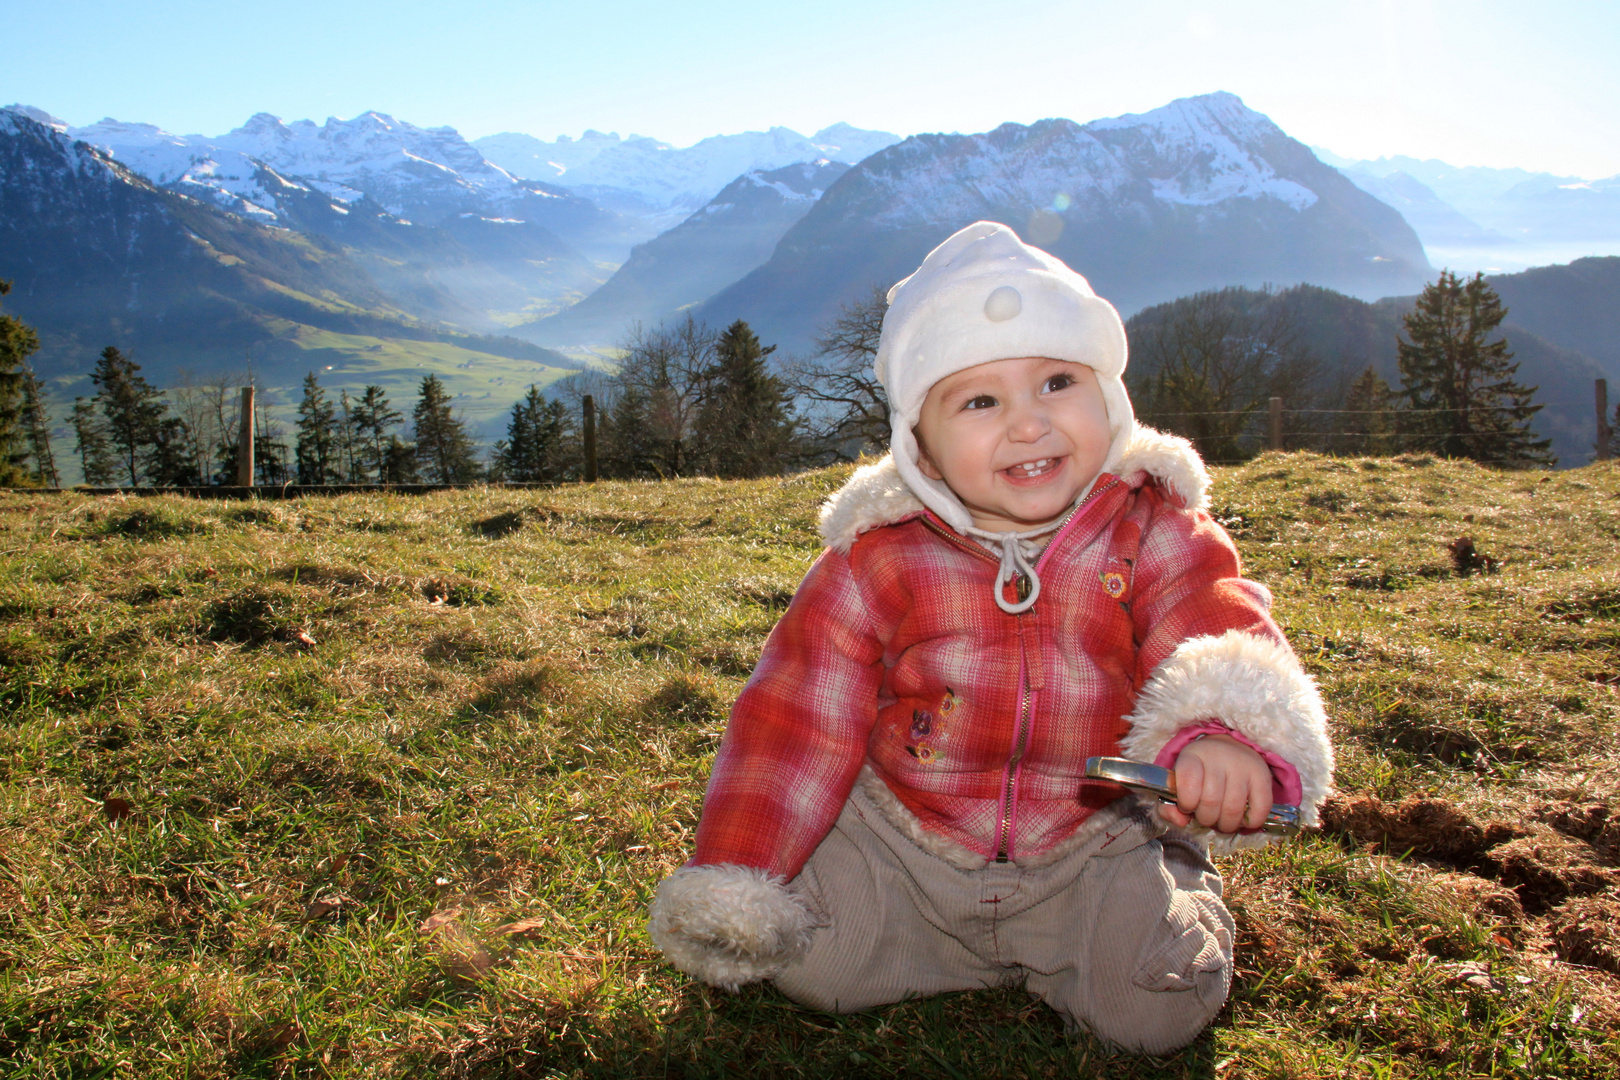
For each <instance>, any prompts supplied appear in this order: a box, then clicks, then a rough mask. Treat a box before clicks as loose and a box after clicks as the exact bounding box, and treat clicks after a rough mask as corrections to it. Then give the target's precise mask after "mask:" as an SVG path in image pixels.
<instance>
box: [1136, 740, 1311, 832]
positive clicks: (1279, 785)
mask: <svg viewBox="0 0 1620 1080" xmlns="http://www.w3.org/2000/svg"><path fill="white" fill-rule="evenodd" d="M1204 735H1226V736H1229V737H1230V738H1233V739H1236V740H1237V741H1238V742H1240V743H1242V744H1243V745H1244V746H1247V747H1248V748H1249V749H1250V750H1253V751H1254V752H1255V753H1257V754H1259V755H1260V756H1261V757H1262V758H1264V759H1265V762H1266V765H1267V766H1268V767H1269V768H1270V769H1271V801H1272V802H1276V803H1288V804H1290V805H1293V806H1298V805H1299V802H1300V799H1301V798H1302V797H1303V796H1304V790H1305V789H1304V788H1303V786H1302V785H1301V784H1300V782H1299V770H1298V769H1296V768H1294V767H1293V766H1292V765H1290V764H1289V763H1288V760H1287V759H1286V758H1284V757H1282V756H1280V755H1278V754H1274V753H1272V752H1271V751H1270V750H1267V749H1265V748H1264V747H1261V746H1256V745H1255V744H1254V742H1253V741H1252V740H1250V739H1247V738H1245V737H1244V736H1243V735H1242V734H1241V733H1239V732H1236V731H1233V730H1232V729H1231V728H1229V727H1227V726H1226V725H1225V724H1223V723H1221V722H1220V721H1219V720H1205V721H1204V722H1203V723H1202V724H1189V725H1187V726H1186V727H1184V728H1182V729H1181V730H1180V731H1178V732H1176V733H1175V735H1174V736H1172V737H1171V739H1170V741H1169V742H1167V743H1165V744H1164V749H1163V750H1160V751H1159V756H1158V757H1156V758H1154V759H1153V764H1155V765H1158V766H1160V767H1161V768H1165V769H1174V768H1175V767H1176V759H1177V758H1178V757H1180V756H1181V751H1182V748H1183V747H1185V746H1186V745H1187V744H1188V743H1190V742H1192V741H1193V740H1194V739H1197V738H1201V737H1202V736H1204ZM1243 831H1244V832H1254V831H1256V830H1253V829H1244V830H1243Z"/></svg>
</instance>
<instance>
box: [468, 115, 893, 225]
mask: <svg viewBox="0 0 1620 1080" xmlns="http://www.w3.org/2000/svg"><path fill="white" fill-rule="evenodd" d="M899 141H900V140H899V136H896V135H892V134H890V133H888V132H884V131H863V130H861V129H860V128H855V127H851V126H850V125H849V124H845V123H839V124H834V125H832V126H831V127H827V128H823V129H822V130H821V131H819V132H817V133H816V135H815V136H814V137H813V138H806V137H805V136H803V135H801V134H799V133H798V132H796V131H794V130H793V129H791V128H786V127H773V128H771V129H769V130H768V131H745V132H741V133H740V134H736V135H713V136H710V137H709V138H706V139H703V140H701V141H699V142H697V143H696V144H694V145H692V146H688V147H686V148H684V149H677V148H676V147H674V146H672V145H670V144H669V143H667V142H661V141H659V140H657V139H652V138H648V137H646V136H631V137H630V138H628V139H620V138H619V137H618V136H617V135H603V134H601V133H600V132H595V131H588V132H586V133H585V134H584V135H583V136H581V137H580V138H579V139H578V140H573V139H569V138H567V137H566V136H564V137H561V138H559V139H558V140H557V141H556V142H551V143H546V142H542V141H540V140H539V139H533V138H531V137H529V136H526V135H514V134H511V133H507V134H502V135H491V136H489V137H487V138H484V139H479V140H478V141H477V142H476V143H475V144H474V145H476V146H477V147H478V148H479V149H480V150H481V151H483V152H484V153H485V154H486V155H487V156H488V157H489V158H490V160H491V161H494V162H496V163H497V164H499V165H501V166H503V167H505V168H507V169H508V170H510V171H511V172H512V173H513V174H515V175H517V176H528V177H535V178H540V179H546V180H550V181H551V182H553V183H556V184H558V185H561V186H563V187H567V188H571V189H573V190H575V191H577V192H579V193H580V194H582V195H585V196H586V197H588V198H591V199H594V200H596V201H598V202H600V203H602V204H603V205H606V206H611V207H613V208H615V209H619V210H623V211H626V212H629V213H632V214H636V215H650V216H651V218H652V220H653V221H655V222H657V223H658V224H659V225H660V226H661V227H668V226H671V225H674V224H676V223H678V222H679V221H680V220H682V219H683V218H684V217H685V216H686V215H687V214H690V213H692V212H693V211H695V210H697V209H699V208H701V207H703V206H704V205H705V204H706V203H708V202H709V200H711V199H713V198H715V196H716V195H718V194H719V192H720V191H721V190H722V189H723V188H724V187H725V186H726V185H727V184H729V183H731V182H732V181H733V180H735V179H736V178H737V177H739V176H742V175H743V174H745V173H748V172H754V171H770V170H772V169H780V168H782V167H784V166H787V165H795V164H799V163H802V162H815V161H820V160H830V161H840V162H844V163H846V164H853V163H854V162H857V161H860V160H861V159H863V158H865V157H868V156H869V155H871V154H872V153H875V152H876V151H878V150H881V149H882V148H883V147H885V146H890V145H893V144H894V143H896V142H899Z"/></svg>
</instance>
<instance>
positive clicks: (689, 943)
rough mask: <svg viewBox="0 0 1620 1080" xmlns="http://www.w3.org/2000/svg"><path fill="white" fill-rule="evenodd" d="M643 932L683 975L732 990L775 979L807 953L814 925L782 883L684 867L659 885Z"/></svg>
mask: <svg viewBox="0 0 1620 1080" xmlns="http://www.w3.org/2000/svg"><path fill="white" fill-rule="evenodd" d="M647 914H648V919H647V930H648V932H649V933H650V934H651V935H652V939H653V944H655V945H657V946H658V947H659V948H660V949H662V950H663V952H664V955H665V956H666V957H668V958H669V962H670V963H672V964H674V965H675V966H676V967H678V968H680V969H681V970H682V971H684V972H686V973H687V974H688V975H691V976H692V977H694V978H696V979H699V980H701V981H703V982H706V983H708V984H709V985H711V986H718V987H720V988H721V989H724V990H736V989H737V988H738V987H739V986H742V985H743V984H744V983H751V982H757V981H759V980H760V979H769V978H772V977H774V976H775V975H776V974H777V973H779V972H780V971H781V970H782V967H783V965H785V964H787V963H788V962H789V961H792V960H795V959H797V958H798V957H800V956H802V955H803V954H804V951H805V950H806V949H807V948H809V945H810V937H811V934H812V933H814V931H815V919H814V918H813V917H812V915H811V914H810V911H809V909H807V908H806V907H805V906H804V904H803V903H802V902H801V901H800V900H799V898H798V897H796V896H794V895H793V894H792V893H790V892H789V891H788V889H787V885H786V883H785V882H783V880H782V879H781V878H780V877H778V876H776V875H773V874H769V873H767V872H766V871H764V870H760V869H758V868H756V867H752V866H736V865H734V864H730V863H726V864H722V865H717V866H686V867H682V868H681V869H679V870H677V871H675V872H674V873H673V874H671V875H670V876H669V877H667V878H665V879H664V881H663V883H662V884H660V885H659V886H658V893H657V895H655V896H654V897H653V902H652V906H651V907H650V908H649V909H648V912H647Z"/></svg>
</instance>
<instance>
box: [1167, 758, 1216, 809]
mask: <svg viewBox="0 0 1620 1080" xmlns="http://www.w3.org/2000/svg"><path fill="white" fill-rule="evenodd" d="M1175 772H1176V808H1177V809H1178V810H1180V811H1181V813H1182V815H1183V816H1184V817H1185V818H1186V819H1187V821H1191V820H1192V817H1193V815H1194V814H1196V813H1197V812H1198V804H1199V803H1200V802H1201V801H1202V800H1203V797H1204V763H1203V761H1201V760H1199V758H1198V755H1196V754H1182V755H1181V757H1180V758H1178V759H1177V761H1176V769H1175ZM1187 821H1180V822H1177V824H1178V825H1185V824H1187ZM1205 824H1208V823H1207V822H1206V823H1205Z"/></svg>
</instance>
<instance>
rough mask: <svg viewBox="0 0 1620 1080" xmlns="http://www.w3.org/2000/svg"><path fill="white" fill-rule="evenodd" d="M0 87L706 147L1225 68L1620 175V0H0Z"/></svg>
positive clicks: (1451, 139) (150, 116)
mask: <svg viewBox="0 0 1620 1080" xmlns="http://www.w3.org/2000/svg"><path fill="white" fill-rule="evenodd" d="M0 27H4V30H5V35H6V38H7V50H6V52H7V55H6V59H5V62H4V64H3V65H0V104H7V103H11V102H14V101H15V102H21V103H24V104H31V105H37V106H39V107H40V108H44V109H48V110H50V111H51V112H53V113H55V114H57V115H58V116H61V117H62V118H64V119H66V120H67V121H69V122H70V123H73V124H86V123H90V122H92V121H94V120H98V119H100V118H101V117H103V116H114V117H117V118H118V119H121V120H141V121H146V122H149V123H154V124H158V125H160V126H162V127H164V128H167V129H169V130H171V131H176V132H180V133H192V132H197V133H202V134H206V135H215V134H220V133H222V132H224V131H227V130H229V129H230V128H233V127H235V126H237V125H239V124H240V123H242V122H243V121H244V120H245V119H247V117H248V116H250V115H251V114H253V113H255V112H259V111H264V112H270V113H274V114H276V115H277V116H280V117H282V118H283V119H285V120H294V119H302V118H305V117H308V118H311V119H314V120H317V121H320V120H324V119H325V118H326V117H328V116H340V117H350V116H353V115H355V114H357V113H360V112H363V111H365V110H366V109H377V110H379V111H382V112H388V113H392V114H393V115H394V116H396V117H399V118H400V119H403V120H408V121H410V122H412V123H415V124H420V125H423V126H432V125H438V124H449V125H452V126H454V127H455V128H457V129H458V130H460V131H461V132H462V133H463V134H465V135H466V136H468V137H469V138H476V137H477V136H480V135H488V134H492V133H494V132H497V131H523V132H528V133H529V134H533V135H538V136H541V137H543V138H553V137H555V136H556V135H558V134H572V135H578V134H580V133H581V132H582V131H583V130H584V129H586V128H588V127H594V128H597V129H599V130H603V131H618V132H619V133H621V134H630V133H632V132H634V133H639V134H647V135H655V136H657V137H659V138H662V139H667V140H669V141H671V142H673V143H675V144H677V145H687V144H690V143H692V142H695V141H696V140H697V139H700V138H702V137H704V136H707V135H714V134H720V133H729V132H736V131H743V130H749V129H762V128H765V127H769V126H771V125H773V124H781V125H785V126H787V127H791V128H794V129H795V130H798V131H800V132H803V133H805V134H809V133H811V132H813V131H815V130H816V129H817V128H820V127H823V126H825V125H827V124H830V123H834V122H836V121H839V120H847V121H848V122H850V123H852V124H855V125H857V126H859V127H868V128H881V129H885V130H888V131H893V132H897V133H899V134H902V135H909V134H914V133H916V132H921V131H964V132H968V131H983V130H987V129H989V128H991V127H994V126H995V125H997V124H999V123H1002V122H1004V121H1008V120H1012V121H1017V122H1020V123H1027V122H1029V121H1032V120H1037V119H1040V118H1042V117H1046V116H1066V117H1069V118H1070V119H1074V120H1078V121H1082V122H1084V121H1087V120H1092V119H1096V118H1098V117H1102V116H1114V115H1118V114H1120V113H1125V112H1142V111H1145V110H1148V109H1152V108H1155V107H1157V106H1159V105H1162V104H1164V103H1165V102H1167V101H1170V100H1172V99H1174V98H1177V97H1183V96H1186V95H1189V94H1199V93H1206V92H1209V91H1213V90H1229V91H1231V92H1233V93H1236V94H1238V95H1240V96H1241V97H1242V98H1243V99H1244V101H1245V102H1246V103H1247V104H1248V105H1249V106H1250V107H1251V108H1254V109H1258V110H1259V111H1261V112H1264V113H1266V114H1267V115H1269V116H1270V117H1271V118H1272V119H1273V120H1275V121H1276V122H1277V123H1278V124H1280V125H1281V126H1282V128H1283V129H1284V130H1285V131H1287V132H1288V133H1289V134H1290V135H1293V136H1294V137H1296V138H1298V139H1301V140H1302V141H1305V142H1307V143H1311V144H1314V145H1320V146H1325V147H1327V148H1329V149H1331V150H1333V151H1335V152H1337V153H1340V154H1344V155H1347V156H1352V157H1376V156H1379V155H1381V154H1398V153H1404V154H1411V155H1414V156H1418V157H1436V158H1440V159H1442V160H1445V161H1448V162H1450V163H1452V164H1454V165H1493V166H1512V165H1518V166H1522V167H1525V168H1531V169H1537V170H1549V171H1553V172H1558V173H1566V174H1572V175H1578V176H1584V177H1587V178H1596V177H1600V176H1609V175H1614V174H1616V173H1620V105H1617V102H1620V59H1617V58H1620V3H1616V2H1614V0H1580V2H1576V0H1541V2H1540V3H1536V4H1529V3H1525V2H1524V0H1359V2H1326V0H1275V2H1274V0H1252V2H1248V3H1197V2H1181V0H1139V2H1132V3H1125V2H1120V0H1115V2H1110V3H1092V2H1074V0H1071V2H1067V3H1048V2H1027V3H1020V2H1016V0H1011V2H1008V0H1004V2H1001V3H992V2H988V0H972V2H965V0H927V2H918V0H896V2H887V3H886V2H882V0H816V2H814V3H795V4H787V3H774V2H771V0H748V2H733V0H713V2H701V3H699V2H688V3H680V2H671V0H665V2H652V3H645V2H612V0H597V2H594V3H581V2H579V0H570V2H567V3H553V2H549V0H548V2H529V3H524V2H519V0H462V2H461V3H458V4H454V5H451V4H446V3H443V2H442V0H437V2H434V3H426V2H421V0H389V2H386V3H385V2H380V0H336V2H330V0H328V2H322V3H316V2H312V0H278V2H276V3H253V4H246V3H238V2H234V0H207V2H202V0H134V2H131V0H119V2H110V0H0Z"/></svg>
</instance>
